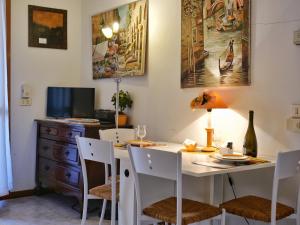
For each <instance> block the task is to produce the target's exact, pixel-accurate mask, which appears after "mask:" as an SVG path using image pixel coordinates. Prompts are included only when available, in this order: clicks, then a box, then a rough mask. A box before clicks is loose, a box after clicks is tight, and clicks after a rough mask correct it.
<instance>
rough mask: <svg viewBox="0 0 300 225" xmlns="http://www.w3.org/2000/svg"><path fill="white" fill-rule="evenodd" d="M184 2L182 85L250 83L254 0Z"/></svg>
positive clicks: (183, 0) (182, 20)
mask: <svg viewBox="0 0 300 225" xmlns="http://www.w3.org/2000/svg"><path fill="white" fill-rule="evenodd" d="M181 6H182V8H181V88H194V87H228V86H250V85H251V0H221V1H217V0H181ZM195 40H196V41H195Z"/></svg>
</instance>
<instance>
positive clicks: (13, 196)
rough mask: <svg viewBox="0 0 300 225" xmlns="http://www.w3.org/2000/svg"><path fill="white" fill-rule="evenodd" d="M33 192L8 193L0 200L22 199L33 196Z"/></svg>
mask: <svg viewBox="0 0 300 225" xmlns="http://www.w3.org/2000/svg"><path fill="white" fill-rule="evenodd" d="M34 193H35V190H24V191H14V192H10V193H9V194H8V195H5V196H2V197H0V201H1V200H7V199H13V198H22V197H28V196H32V195H34Z"/></svg>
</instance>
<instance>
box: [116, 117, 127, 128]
mask: <svg viewBox="0 0 300 225" xmlns="http://www.w3.org/2000/svg"><path fill="white" fill-rule="evenodd" d="M127 120H128V116H127V115H126V114H119V119H118V122H119V127H125V126H126V124H127Z"/></svg>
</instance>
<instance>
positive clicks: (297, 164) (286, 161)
mask: <svg viewBox="0 0 300 225" xmlns="http://www.w3.org/2000/svg"><path fill="white" fill-rule="evenodd" d="M299 174H300V150H297V151H290V152H280V153H279V154H278V157H277V162H276V167H275V172H274V180H273V191H272V213H271V224H276V202H277V196H278V185H279V181H280V180H282V179H285V178H291V177H295V176H297V175H299ZM299 187H300V186H299V184H298V201H297V214H298V217H299V218H300V188H299Z"/></svg>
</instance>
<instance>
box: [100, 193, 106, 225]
mask: <svg viewBox="0 0 300 225" xmlns="http://www.w3.org/2000/svg"><path fill="white" fill-rule="evenodd" d="M106 203H107V200H106V199H103V203H102V210H101V216H100V221H99V225H103V220H104V214H105V209H106Z"/></svg>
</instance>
